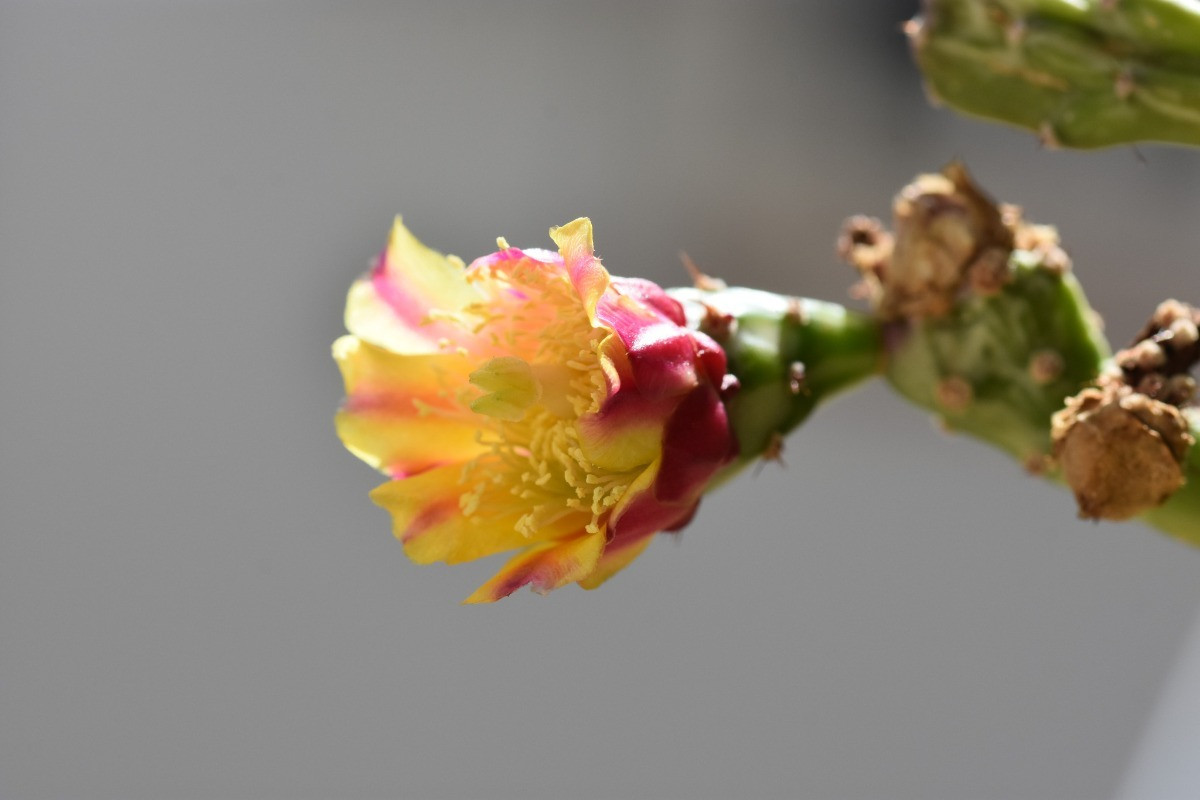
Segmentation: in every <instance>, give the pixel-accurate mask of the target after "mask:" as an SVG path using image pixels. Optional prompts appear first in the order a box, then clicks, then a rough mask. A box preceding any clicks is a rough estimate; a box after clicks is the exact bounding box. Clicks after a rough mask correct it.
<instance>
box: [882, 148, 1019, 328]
mask: <svg viewBox="0 0 1200 800" xmlns="http://www.w3.org/2000/svg"><path fill="white" fill-rule="evenodd" d="M893 213H894V215H895V221H894V226H893V227H894V228H895V232H896V233H895V247H894V250H893V252H892V258H891V262H890V264H889V267H888V270H887V272H886V275H885V276H884V292H883V297H882V300H881V302H880V307H879V313H880V316H882V317H883V318H885V319H897V318H901V317H924V316H942V315H944V314H946V313H947V312H948V311H949V310H950V308H951V307H952V306H953V304H954V299H955V297H956V296H957V295H958V293H959V291H960V290H961V288H962V286H963V284H964V282H965V281H966V279H967V275H968V271H969V270H970V268H971V266H972V265H973V264H975V263H976V262H977V261H978V260H979V259H980V257H981V256H982V255H983V254H985V253H988V252H989V251H992V250H996V251H999V253H1000V257H1002V258H1003V260H1004V261H1006V260H1007V254H1008V253H1009V252H1010V251H1011V250H1012V232H1011V231H1010V230H1009V229H1008V228H1007V227H1006V226H1005V225H1004V221H1003V219H1002V216H1001V213H1000V209H999V208H998V207H997V206H996V204H995V203H993V202H992V200H991V199H990V198H988V197H987V196H986V195H985V194H984V193H983V192H982V191H980V189H979V188H978V187H976V186H975V184H974V183H973V182H972V181H971V178H970V176H969V175H968V174H967V171H966V169H965V168H964V167H963V166H962V165H961V164H957V163H955V164H950V165H949V166H947V167H946V168H945V169H944V170H943V171H942V173H941V174H940V175H921V176H919V177H918V178H917V179H916V180H915V181H913V182H912V183H911V184H909V185H908V186H906V187H905V188H904V189H903V190H901V192H900V194H899V196H897V198H896V200H895V203H894V204H893ZM996 259H997V256H994V255H987V256H986V257H985V259H984V267H982V268H981V269H982V270H990V271H991V272H992V273H993V275H994V274H996V273H997V272H998V270H997V269H996V264H995V261H996ZM994 282H995V281H994V280H992V281H991V282H989V281H988V280H987V279H985V280H983V281H982V283H983V285H985V286H988V285H989V283H994Z"/></svg>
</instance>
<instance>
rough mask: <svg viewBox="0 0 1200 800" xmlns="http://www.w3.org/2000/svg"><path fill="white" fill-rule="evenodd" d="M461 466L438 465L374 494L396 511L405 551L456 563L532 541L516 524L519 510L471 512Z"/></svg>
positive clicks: (395, 526)
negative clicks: (464, 504)
mask: <svg viewBox="0 0 1200 800" xmlns="http://www.w3.org/2000/svg"><path fill="white" fill-rule="evenodd" d="M461 476H462V467H461V466H459V465H453V466H445V467H438V468H437V469H431V470H429V471H428V472H422V473H421V474H420V475H414V476H413V477H411V478H405V479H403V480H396V481H391V482H390V483H385V484H383V485H382V486H380V487H379V488H377V489H375V490H374V491H373V492H371V499H372V500H374V501H375V502H376V503H378V504H379V505H380V506H382V507H383V508H385V509H387V510H388V511H389V512H390V513H391V515H392V530H393V532H394V533H395V535H396V538H397V539H399V540H400V541H401V542H402V543H403V544H404V552H405V553H406V554H407V555H408V557H409V558H411V559H412V560H413V561H415V562H417V563H418V564H430V563H433V562H435V561H445V562H446V563H447V564H457V563H459V562H462V561H471V560H474V559H476V558H483V557H484V556H490V555H492V554H494V553H501V552H504V551H505V550H515V549H517V548H519V547H524V546H526V545H527V544H529V539H528V538H526V537H525V536H523V535H522V534H520V533H518V532H517V530H516V528H515V525H516V520H517V519H518V518H519V515H514V514H503V515H491V514H477V515H472V516H467V515H466V514H464V513H463V511H462V507H461V497H462V495H463V492H464V491H465V490H466V489H467V488H468V487H465V486H464V485H463V484H462V483H461V482H460V478H461Z"/></svg>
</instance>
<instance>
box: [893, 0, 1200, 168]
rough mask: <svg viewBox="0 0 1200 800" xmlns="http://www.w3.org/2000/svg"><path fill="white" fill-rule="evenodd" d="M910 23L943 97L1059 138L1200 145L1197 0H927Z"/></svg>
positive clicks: (933, 90) (1063, 142)
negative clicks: (1195, 0)
mask: <svg viewBox="0 0 1200 800" xmlns="http://www.w3.org/2000/svg"><path fill="white" fill-rule="evenodd" d="M906 32H907V33H908V35H909V39H910V41H911V43H912V49H913V53H914V56H915V58H916V61H917V64H918V65H919V66H920V69H921V71H922V73H923V74H924V76H925V80H926V85H927V87H928V89H929V92H930V94H931V95H932V96H933V98H934V99H935V100H940V101H942V102H944V103H946V104H947V105H949V106H951V107H952V108H954V109H956V110H958V111H962V112H964V113H967V114H973V115H976V116H980V117H986V118H988V119H993V120H999V121H1002V122H1007V123H1010V124H1012V125H1017V126H1020V127H1023V128H1028V129H1030V130H1033V131H1036V132H1037V133H1038V135H1039V136H1040V137H1041V139H1042V141H1043V142H1044V143H1045V144H1046V145H1048V146H1063V147H1077V148H1092V147H1107V146H1111V145H1118V144H1127V143H1131V142H1139V141H1156V142H1172V143H1177V144H1188V145H1200V4H1197V3H1196V2H1194V0H924V2H923V5H922V11H921V13H920V15H919V16H917V17H916V18H915V19H913V20H912V21H911V22H909V24H908V25H907V26H906Z"/></svg>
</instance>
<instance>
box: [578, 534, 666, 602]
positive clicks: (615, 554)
mask: <svg viewBox="0 0 1200 800" xmlns="http://www.w3.org/2000/svg"><path fill="white" fill-rule="evenodd" d="M653 538H654V537H653V536H643V537H642V538H641V539H638V540H637V541H635V542H633V543H632V544H629V545H626V546H625V547H619V548H612V547H611V546H610V547H609V548H607V549H605V551H604V555H602V556H601V557H600V560H599V561H598V562H597V563H596V568H595V569H594V570H592V571H591V574H589V575H588V576H587V577H586V578H583V579H582V580H580V581H579V585H580V586H582V587H583V588H584V589H595V588H596V587H598V586H600V584H602V583H604V582H605V581H607V580H608V579H609V578H611V577H612V576H613V575H616V574H617V573H618V572H620V571H621V570H623V569H625V568H626V567H627V566H629V565H630V564H631V563H632V562H633V560H634V559H635V558H637V557H638V556H640V555H641V554H642V551H643V550H645V549H646V547H647V546H649V544H650V540H651V539H653Z"/></svg>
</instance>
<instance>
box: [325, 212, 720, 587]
mask: <svg viewBox="0 0 1200 800" xmlns="http://www.w3.org/2000/svg"><path fill="white" fill-rule="evenodd" d="M550 236H551V238H552V239H553V240H554V241H555V243H556V244H557V245H558V248H559V252H558V253H552V252H549V251H545V250H533V249H531V250H520V249H517V248H515V247H510V246H509V245H508V244H507V243H506V242H504V240H500V242H499V246H500V250H499V252H496V253H493V254H492V255H488V256H484V257H483V258H480V259H478V260H476V261H475V262H474V263H472V264H471V265H470V266H469V267H466V268H464V267H463V264H462V262H461V261H458V260H457V259H454V258H450V257H446V256H443V255H441V254H440V253H436V252H434V251H433V250H430V249H429V248H427V247H425V246H424V245H422V244H421V243H420V242H418V241H417V240H416V238H414V237H413V235H412V234H411V233H410V232H409V231H408V230H407V229H406V228H405V227H404V226H403V224H401V222H400V221H399V220H397V221H396V224H395V226H394V228H393V230H392V234H391V238H390V241H389V244H388V247H387V249H386V250H385V252H384V253H383V254H382V255H381V257H380V258H379V260H378V262H377V264H376V265H375V267H374V268H373V269H372V270H371V271H370V272H369V273H368V274H367V275H365V276H363V277H362V278H360V279H359V280H358V281H356V282H355V283H354V285H353V286H352V287H351V289H350V294H349V298H348V301H347V307H346V326H347V328H348V329H349V331H350V335H348V336H343V337H342V338H340V339H338V340H337V341H336V342H335V343H334V346H333V354H334V358H335V359H336V360H337V363H338V365H339V367H340V369H341V372H342V376H343V379H344V381H345V388H346V400H345V402H344V404H343V406H342V408H341V410H340V411H339V412H338V415H337V421H336V422H337V430H338V434H339V436H340V437H341V439H342V441H343V442H344V443H345V445H346V447H347V448H348V449H349V450H350V451H351V452H353V453H354V454H355V455H357V456H358V457H360V458H362V459H363V460H364V461H366V462H367V463H368V464H370V465H371V466H373V467H375V468H377V469H378V470H380V471H382V472H383V473H385V474H386V475H388V476H389V477H390V478H391V480H390V481H389V482H387V483H385V484H383V485H382V486H380V487H379V488H377V489H376V490H375V491H374V492H372V495H371V496H372V499H373V500H374V501H375V502H376V503H378V504H379V505H381V506H382V507H384V508H385V509H387V510H388V511H389V512H390V513H391V515H392V520H393V528H394V532H395V534H396V536H397V538H399V539H400V541H401V542H402V543H403V544H404V549H405V552H406V553H407V554H408V556H409V557H410V558H412V559H413V560H414V561H416V562H418V563H431V562H437V561H443V562H446V563H451V564H453V563H459V562H463V561H469V560H473V559H477V558H483V557H485V556H489V555H492V554H495V553H501V552H506V551H518V552H517V553H516V554H515V556H514V557H513V558H512V559H511V560H510V561H509V562H508V563H507V564H506V565H505V566H504V567H503V568H502V569H501V570H500V571H499V572H498V573H497V574H496V575H495V576H494V577H493V578H491V579H490V580H489V581H487V582H486V583H485V584H483V586H481V587H479V589H478V590H477V591H476V592H475V593H474V594H472V595H471V596H470V597H469V598H467V601H466V602H468V603H474V602H490V601H494V600H497V599H499V598H501V597H505V596H507V595H509V594H511V593H512V592H513V591H515V590H516V589H518V588H520V587H521V586H525V585H528V586H530V587H531V588H533V589H534V590H536V591H539V592H548V591H550V590H552V589H556V588H558V587H560V586H563V585H565V584H567V583H572V582H574V583H578V584H580V585H581V586H583V587H584V588H586V589H591V588H594V587H596V586H599V585H600V584H601V583H603V582H604V581H605V580H607V579H608V578H609V577H611V576H612V575H613V574H615V573H616V572H617V571H618V570H620V569H622V568H623V567H625V566H626V565H627V564H629V563H630V562H631V561H632V560H633V559H634V558H636V557H637V556H638V555H639V554H640V553H641V552H642V551H643V550H644V549H645V547H646V546H647V544H648V543H649V541H650V539H651V538H652V536H653V535H654V534H655V533H657V532H660V531H674V530H678V529H679V528H681V527H682V526H684V525H685V524H686V523H687V522H688V520H689V519H690V518H691V517H692V515H693V513H694V512H695V510H696V506H697V504H698V503H699V501H700V497H701V495H702V494H703V492H704V490H705V488H706V487H707V486H708V485H709V482H710V479H711V478H712V477H713V476H714V475H715V474H716V473H717V472H718V471H719V470H720V469H721V468H722V467H724V466H726V465H727V464H728V463H730V462H731V461H732V460H733V459H734V458H735V457H736V456H737V443H736V438H735V436H734V433H733V431H732V429H731V427H730V424H729V420H728V417H727V415H726V408H725V404H724V400H725V399H726V398H727V397H728V395H729V394H730V393H731V392H732V391H733V389H734V388H735V387H736V385H737V381H736V379H734V378H733V376H732V375H730V374H728V373H727V367H726V357H725V353H724V351H723V350H722V349H721V347H720V346H719V345H717V344H716V342H714V341H713V340H712V339H711V338H710V337H708V336H707V335H705V334H704V333H701V332H699V331H696V330H692V329H689V328H688V327H687V326H686V323H685V318H684V314H683V310H682V309H681V307H680V304H679V303H678V302H677V301H675V300H673V299H672V298H670V297H669V296H668V295H667V294H666V293H664V291H663V290H662V289H661V288H659V287H658V286H656V285H655V284H653V283H650V282H649V281H645V280H639V279H629V278H617V277H612V276H610V275H609V273H608V272H607V271H606V270H605V268H604V267H603V266H602V265H601V263H600V260H599V259H598V258H596V256H595V255H594V254H593V246H592V226H591V223H590V222H589V221H588V220H587V219H578V220H575V221H574V222H571V223H569V224H567V225H564V226H563V227H561V228H556V229H553V230H551V232H550Z"/></svg>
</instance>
